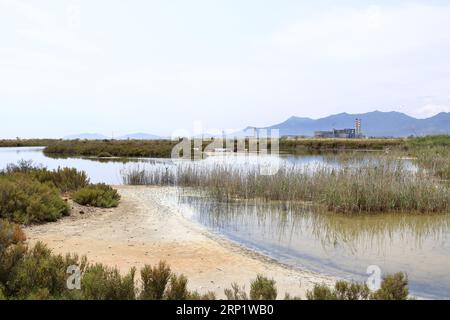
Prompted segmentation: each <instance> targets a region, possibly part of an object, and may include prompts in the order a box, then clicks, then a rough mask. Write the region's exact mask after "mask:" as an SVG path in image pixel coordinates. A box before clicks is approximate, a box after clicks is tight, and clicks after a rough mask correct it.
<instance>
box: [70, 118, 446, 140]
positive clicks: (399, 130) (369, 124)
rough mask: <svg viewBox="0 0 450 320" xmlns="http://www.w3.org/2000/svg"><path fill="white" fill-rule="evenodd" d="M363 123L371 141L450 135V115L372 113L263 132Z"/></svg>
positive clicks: (290, 122)
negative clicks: (416, 116) (421, 116)
mask: <svg viewBox="0 0 450 320" xmlns="http://www.w3.org/2000/svg"><path fill="white" fill-rule="evenodd" d="M356 119H361V123H362V132H363V134H364V135H365V136H368V137H408V136H411V135H413V136H423V135H433V134H449V133H450V112H448V113H445V112H441V113H439V114H437V115H435V116H433V117H430V118H427V119H417V118H414V117H411V116H408V115H406V114H404V113H401V112H395V111H392V112H381V111H373V112H368V113H358V114H349V113H345V112H344V113H339V114H335V115H331V116H328V117H324V118H320V119H311V118H304V117H290V118H289V119H287V120H286V121H284V122H282V123H279V124H275V125H272V126H269V127H264V128H256V129H258V130H260V129H278V130H279V131H280V136H307V137H308V136H314V132H315V131H328V130H333V129H346V128H354V127H355V120H356ZM254 128H255V127H247V128H245V129H244V130H242V131H240V132H236V133H233V134H231V135H230V134H229V135H228V136H238V137H239V136H244V135H247V136H248V135H252V134H253V130H254ZM109 138H110V137H106V136H104V135H102V134H98V133H83V134H78V135H71V136H66V137H64V139H66V140H74V139H88V140H103V139H109ZM115 139H117V140H127V139H135V140H156V139H168V138H167V137H162V136H157V135H153V134H148V133H133V134H128V135H124V136H120V137H115Z"/></svg>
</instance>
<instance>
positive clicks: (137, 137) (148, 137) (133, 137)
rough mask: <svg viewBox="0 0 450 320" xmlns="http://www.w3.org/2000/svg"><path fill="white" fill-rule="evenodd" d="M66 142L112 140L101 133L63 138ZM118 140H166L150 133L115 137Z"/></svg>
mask: <svg viewBox="0 0 450 320" xmlns="http://www.w3.org/2000/svg"><path fill="white" fill-rule="evenodd" d="M63 139H64V140H77V139H80V140H104V139H111V137H107V136H105V135H103V134H99V133H81V134H75V135H70V136H65V137H64V138H63ZM114 139H116V140H128V139H130V140H158V139H165V137H160V136H157V135H154V134H148V133H141V132H139V133H132V134H127V135H124V136H119V137H114Z"/></svg>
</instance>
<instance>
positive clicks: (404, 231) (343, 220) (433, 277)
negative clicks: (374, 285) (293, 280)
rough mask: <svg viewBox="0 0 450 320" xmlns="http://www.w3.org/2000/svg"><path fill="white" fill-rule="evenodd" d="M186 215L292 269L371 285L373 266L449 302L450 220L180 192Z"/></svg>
mask: <svg viewBox="0 0 450 320" xmlns="http://www.w3.org/2000/svg"><path fill="white" fill-rule="evenodd" d="M173 201H177V203H178V205H179V206H181V208H182V211H183V213H184V215H186V216H187V217H188V218H190V219H193V220H195V221H197V222H199V223H201V224H203V225H205V226H206V227H208V228H209V229H211V230H212V231H214V232H217V233H219V234H222V235H225V236H226V237H228V238H230V239H232V240H234V241H237V242H239V243H241V244H243V245H244V246H246V247H249V248H251V249H253V250H256V251H259V252H261V253H263V254H266V255H268V256H271V257H273V258H275V259H277V260H280V261H281V262H284V263H287V264H289V265H292V266H296V267H301V268H307V269H309V270H314V271H317V272H323V273H326V274H330V275H336V276H340V277H344V278H347V279H352V280H358V281H364V280H365V277H366V275H365V271H366V268H367V267H368V266H369V265H378V266H380V267H381V269H382V270H383V272H385V273H392V272H397V271H405V272H407V273H408V275H409V277H410V282H411V285H410V287H411V290H412V291H413V292H414V293H416V294H418V295H420V296H423V297H440V298H450V271H449V267H450V215H431V216H430V215H416V214H414V215H412V214H383V215H354V216H350V217H349V216H343V215H336V214H325V213H320V212H317V211H316V209H314V207H312V206H311V205H308V204H301V203H297V204H282V203H267V202H260V201H257V200H246V201H237V202H232V203H218V202H217V201H215V200H211V199H208V198H203V197H199V196H196V195H192V194H189V193H186V192H181V191H180V193H179V194H178V196H177V197H176V200H175V199H174V200H173Z"/></svg>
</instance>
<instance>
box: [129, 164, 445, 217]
mask: <svg viewBox="0 0 450 320" xmlns="http://www.w3.org/2000/svg"><path fill="white" fill-rule="evenodd" d="M124 182H125V183H126V184H132V185H133V184H134V185H146V184H149V185H177V186H181V187H194V188H196V189H198V190H201V191H203V192H205V193H206V194H207V195H209V196H212V197H214V198H216V199H218V200H221V201H228V200H233V199H236V198H239V199H254V198H260V199H264V200H279V201H311V202H313V203H314V204H317V205H321V206H325V207H326V209H328V210H329V211H332V212H340V213H360V212H366V213H370V212H420V213H435V212H450V189H449V186H448V185H445V184H441V183H439V182H438V181H437V180H436V179H433V178H432V177H429V176H428V175H427V174H426V173H425V172H424V171H421V170H419V171H418V172H411V171H408V170H407V169H405V168H404V166H403V165H401V163H400V162H398V161H390V160H381V159H379V161H374V162H369V163H365V164H364V165H359V166H355V165H346V166H343V167H339V168H330V167H326V166H323V165H322V166H317V167H315V168H309V167H295V166H291V167H282V168H280V169H279V171H278V172H277V173H276V174H274V175H261V174H260V173H259V170H258V169H257V168H252V169H248V170H239V169H235V168H230V167H226V166H215V167H214V168H212V169H205V168H198V167H195V166H180V167H177V169H176V170H175V171H169V170H167V169H156V168H155V170H152V171H145V170H141V169H139V168H136V169H131V170H129V171H128V172H125V175H124Z"/></svg>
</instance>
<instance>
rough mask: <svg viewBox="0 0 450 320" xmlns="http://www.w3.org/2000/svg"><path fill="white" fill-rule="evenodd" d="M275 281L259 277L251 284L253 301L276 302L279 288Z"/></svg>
mask: <svg viewBox="0 0 450 320" xmlns="http://www.w3.org/2000/svg"><path fill="white" fill-rule="evenodd" d="M275 284H276V283H275V280H273V279H268V278H266V277H264V276H262V275H258V276H257V277H256V279H255V280H254V281H253V282H252V283H251V284H250V299H252V300H275V299H276V298H277V288H276V285H275Z"/></svg>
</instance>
